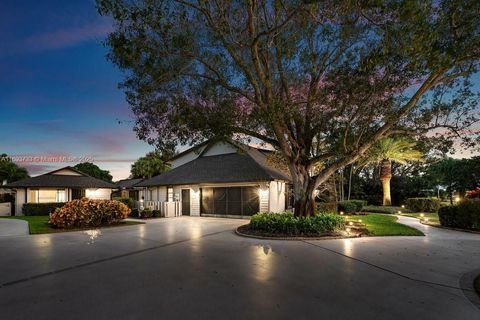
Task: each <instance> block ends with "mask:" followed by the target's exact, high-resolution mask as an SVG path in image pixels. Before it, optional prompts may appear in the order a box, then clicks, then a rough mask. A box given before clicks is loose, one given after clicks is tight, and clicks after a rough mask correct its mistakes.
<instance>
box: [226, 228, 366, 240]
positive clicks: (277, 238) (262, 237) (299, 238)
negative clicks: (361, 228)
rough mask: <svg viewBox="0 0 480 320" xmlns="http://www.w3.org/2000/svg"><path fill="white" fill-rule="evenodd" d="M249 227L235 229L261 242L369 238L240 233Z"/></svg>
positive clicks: (237, 233)
mask: <svg viewBox="0 0 480 320" xmlns="http://www.w3.org/2000/svg"><path fill="white" fill-rule="evenodd" d="M245 226H247V224H244V225H242V226H239V227H237V228H236V229H235V234H236V235H238V236H241V237H246V238H252V239H260V240H289V241H295V240H296V241H304V240H335V239H353V238H364V237H368V236H366V235H361V236H355V235H351V236H343V235H338V236H321V237H271V236H262V235H254V234H248V233H244V232H242V231H240V230H239V229H240V228H242V227H245Z"/></svg>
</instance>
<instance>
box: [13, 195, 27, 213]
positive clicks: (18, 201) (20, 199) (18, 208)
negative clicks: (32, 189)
mask: <svg viewBox="0 0 480 320" xmlns="http://www.w3.org/2000/svg"><path fill="white" fill-rule="evenodd" d="M25 194H26V190H25V189H17V193H16V196H15V215H16V216H21V215H23V214H22V207H23V204H24V203H25Z"/></svg>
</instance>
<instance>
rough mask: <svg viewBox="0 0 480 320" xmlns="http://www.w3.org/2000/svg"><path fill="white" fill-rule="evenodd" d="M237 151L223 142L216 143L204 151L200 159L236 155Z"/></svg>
mask: <svg viewBox="0 0 480 320" xmlns="http://www.w3.org/2000/svg"><path fill="white" fill-rule="evenodd" d="M237 151H238V150H237V148H235V147H234V146H232V145H231V144H229V143H225V142H217V143H215V144H214V145H212V146H211V147H210V148H208V149H207V150H205V152H204V153H203V154H202V157H209V156H218V155H221V154H229V153H236V152H237Z"/></svg>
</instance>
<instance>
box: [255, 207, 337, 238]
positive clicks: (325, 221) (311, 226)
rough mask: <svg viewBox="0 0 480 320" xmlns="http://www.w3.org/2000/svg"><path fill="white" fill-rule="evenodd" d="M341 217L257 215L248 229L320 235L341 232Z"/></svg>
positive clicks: (327, 214) (286, 213) (285, 214)
mask: <svg viewBox="0 0 480 320" xmlns="http://www.w3.org/2000/svg"><path fill="white" fill-rule="evenodd" d="M344 227H345V220H344V218H343V217H341V216H339V215H338V214H334V213H325V214H317V215H314V216H310V217H296V216H294V215H293V213H291V212H284V213H271V212H264V213H257V214H255V215H253V216H252V218H251V219H250V229H252V230H258V231H263V232H267V233H277V234H287V235H322V234H325V233H332V232H336V231H339V230H342V229H343V228H344Z"/></svg>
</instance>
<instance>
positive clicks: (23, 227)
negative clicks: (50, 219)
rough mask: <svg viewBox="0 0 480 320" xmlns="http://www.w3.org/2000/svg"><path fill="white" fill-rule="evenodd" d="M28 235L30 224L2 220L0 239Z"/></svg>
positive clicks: (0, 219)
mask: <svg viewBox="0 0 480 320" xmlns="http://www.w3.org/2000/svg"><path fill="white" fill-rule="evenodd" d="M24 235H28V223H27V222H26V221H23V220H17V219H7V218H0V237H2V236H9V237H11V236H24Z"/></svg>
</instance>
